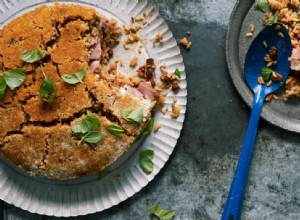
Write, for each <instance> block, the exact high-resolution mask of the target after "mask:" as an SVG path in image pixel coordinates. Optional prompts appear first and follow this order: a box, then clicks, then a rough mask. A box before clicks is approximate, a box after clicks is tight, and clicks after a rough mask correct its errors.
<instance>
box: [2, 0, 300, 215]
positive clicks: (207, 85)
mask: <svg viewBox="0 0 300 220" xmlns="http://www.w3.org/2000/svg"><path fill="white" fill-rule="evenodd" d="M243 1H244V0H243ZM150 2H151V3H152V4H153V5H154V6H155V7H156V8H157V9H158V10H159V12H160V14H161V15H162V16H163V17H164V18H165V19H166V21H167V22H168V24H169V26H170V28H171V30H172V31H173V33H174V36H175V38H176V39H177V40H178V39H180V38H181V37H182V36H184V35H185V33H186V32H187V31H191V32H192V35H191V36H190V39H191V41H192V42H193V45H192V48H191V50H190V51H188V52H187V51H186V50H185V49H182V48H181V51H182V54H183V57H184V62H185V65H186V72H187V74H188V77H187V81H188V109H187V114H186V121H185V124H184V129H183V132H182V135H181V137H180V139H179V142H178V144H177V146H176V148H175V151H174V153H173V155H172V156H171V158H170V160H169V161H168V163H167V164H166V166H165V167H164V168H163V170H162V171H161V172H160V174H159V175H158V176H157V177H156V178H155V179H154V181H152V182H151V183H150V184H149V185H148V186H147V187H145V188H144V189H143V190H142V191H141V192H139V193H137V194H136V195H135V196H133V197H132V198H130V199H128V200H127V201H125V202H123V203H121V204H120V205H118V206H116V207H113V208H111V209H109V210H107V211H104V212H101V213H97V214H92V215H88V216H86V217H78V218H72V219H76V220H78V219H87V220H98V219H105V220H119V219H120V220H123V219H128V220H140V219H141V220H143V219H149V217H148V213H149V210H150V208H151V206H152V204H153V203H154V202H158V203H159V205H160V206H161V207H163V208H166V209H171V210H173V211H175V212H176V218H175V219H187V220H189V219H196V220H198V219H200V220H201V219H219V218H220V216H221V212H222V208H223V205H224V203H225V200H226V197H227V193H228V191H229V186H230V183H231V179H232V176H233V172H234V169H235V165H236V163H237V160H238V156H239V153H240V149H241V145H242V142H243V138H244V134H245V131H246V126H247V122H248V118H249V113H250V110H249V109H248V107H246V106H245V105H244V103H243V102H242V100H241V99H240V97H239V95H238V94H237V92H236V91H235V89H234V87H233V84H232V83H231V81H230V78H229V74H228V70H227V66H226V60H225V35H226V29H227V25H228V20H229V17H230V14H231V12H232V9H233V7H234V5H235V3H236V2H237V0H150ZM299 143H300V135H298V134H293V133H290V132H286V131H283V130H281V129H278V128H276V127H274V126H272V125H269V124H268V123H266V122H261V123H260V125H259V131H258V137H257V141H256V147H255V151H254V157H253V160H252V166H251V171H250V177H249V184H248V187H247V191H246V195H245V200H244V206H243V210H242V219H300V187H299V183H300V172H299V171H300V166H299V163H300V162H299V157H300V146H299ZM0 207H1V209H0V219H4V220H8V219H9V220H41V219H45V220H56V219H58V218H53V217H44V216H39V215H34V214H30V213H28V212H25V211H22V210H20V209H18V208H15V207H13V206H10V205H7V204H5V203H2V204H1V205H0Z"/></svg>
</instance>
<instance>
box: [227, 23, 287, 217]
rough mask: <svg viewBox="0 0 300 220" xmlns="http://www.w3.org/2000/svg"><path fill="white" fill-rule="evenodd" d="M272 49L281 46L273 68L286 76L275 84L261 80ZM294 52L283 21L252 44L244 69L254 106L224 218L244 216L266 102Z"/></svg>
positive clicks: (268, 29) (267, 30)
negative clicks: (242, 214)
mask: <svg viewBox="0 0 300 220" xmlns="http://www.w3.org/2000/svg"><path fill="white" fill-rule="evenodd" d="M272 48H276V49H277V57H276V61H277V64H276V65H274V66H272V67H271V68H272V70H273V71H276V72H278V73H279V74H280V75H281V76H282V80H281V81H272V84H271V85H269V86H267V85H266V83H264V84H260V83H258V77H261V76H262V72H261V68H263V67H266V65H267V63H266V61H265V60H264V57H265V55H266V54H268V52H269V51H270V50H271V49H272ZM291 53H292V44H291V39H290V36H289V33H288V31H287V30H286V28H285V27H284V26H283V25H282V24H280V23H275V24H272V25H270V26H268V27H266V28H265V29H264V30H263V31H261V32H260V33H259V35H258V36H257V37H256V38H255V39H254V41H253V42H252V44H251V45H250V47H249V50H248V53H247V55H246V60H245V68H244V69H245V76H246V81H247V83H248V85H249V87H250V88H251V89H252V91H253V92H254V100H253V107H252V111H251V116H250V120H249V124H248V128H247V132H246V135H245V139H244V144H243V148H242V152H241V155H240V159H239V162H238V165H237V168H236V171H235V175H234V178H233V181H232V184H231V188H230V192H229V195H228V198H227V201H226V204H225V208H224V211H223V214H222V220H228V219H230V220H239V219H240V213H241V207H242V202H243V196H244V191H245V187H246V183H247V178H248V173H249V168H250V163H251V156H252V152H253V146H254V142H255V138H256V132H257V127H258V122H259V118H260V113H261V111H262V107H263V102H264V100H265V97H266V95H268V94H270V93H272V92H274V91H276V90H277V89H279V88H280V86H282V85H283V84H284V83H285V81H286V79H287V77H288V74H289V72H290V62H289V60H288V59H289V57H290V56H291Z"/></svg>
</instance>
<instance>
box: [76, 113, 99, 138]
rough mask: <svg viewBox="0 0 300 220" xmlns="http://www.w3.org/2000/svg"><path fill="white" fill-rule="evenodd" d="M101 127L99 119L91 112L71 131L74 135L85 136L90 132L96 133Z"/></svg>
mask: <svg viewBox="0 0 300 220" xmlns="http://www.w3.org/2000/svg"><path fill="white" fill-rule="evenodd" d="M100 127H101V122H100V120H99V118H97V117H94V116H93V115H92V114H91V113H90V112H89V111H88V112H87V116H86V117H85V118H84V119H82V120H80V121H79V122H77V123H76V125H74V126H73V127H72V128H71V129H72V131H73V132H74V133H82V134H85V133H87V132H89V131H94V130H96V129H98V128H100Z"/></svg>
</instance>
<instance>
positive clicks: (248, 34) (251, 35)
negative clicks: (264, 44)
mask: <svg viewBox="0 0 300 220" xmlns="http://www.w3.org/2000/svg"><path fill="white" fill-rule="evenodd" d="M245 36H246V37H253V33H251V32H249V33H246V35H245Z"/></svg>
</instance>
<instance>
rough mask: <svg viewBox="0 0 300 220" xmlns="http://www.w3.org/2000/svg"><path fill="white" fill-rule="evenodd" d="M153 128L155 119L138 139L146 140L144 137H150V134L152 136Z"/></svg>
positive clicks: (151, 120)
mask: <svg viewBox="0 0 300 220" xmlns="http://www.w3.org/2000/svg"><path fill="white" fill-rule="evenodd" d="M153 126H154V118H151V119H150V120H149V122H148V124H147V127H146V128H145V129H144V130H143V132H142V133H141V134H140V136H139V137H138V139H140V138H144V137H146V136H148V135H149V134H151V132H152V130H153Z"/></svg>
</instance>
